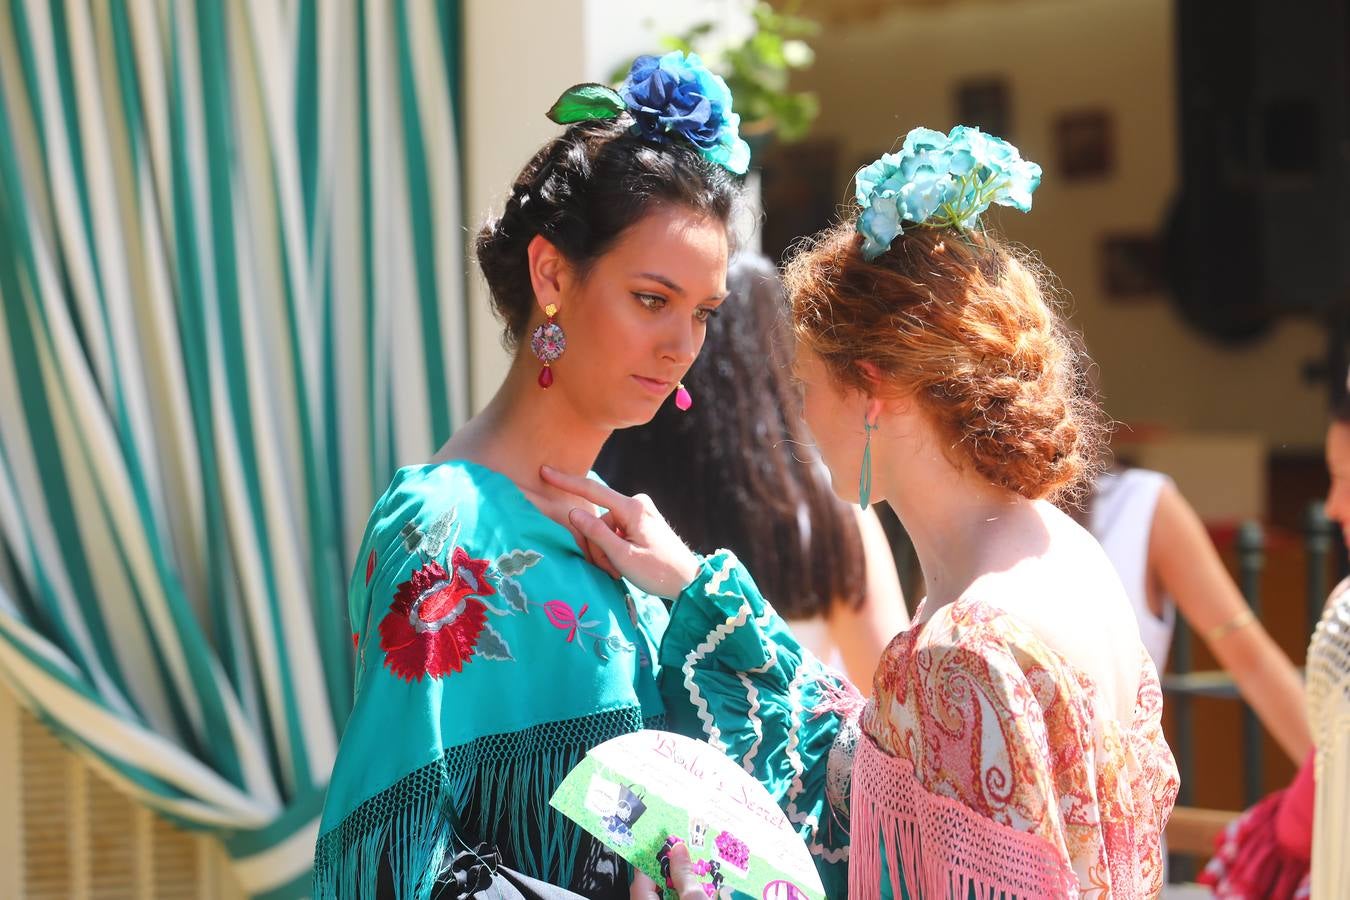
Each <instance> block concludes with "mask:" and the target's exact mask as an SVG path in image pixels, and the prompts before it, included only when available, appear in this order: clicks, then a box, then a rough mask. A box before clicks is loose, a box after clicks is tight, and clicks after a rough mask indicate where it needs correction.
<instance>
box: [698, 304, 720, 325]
mask: <svg viewBox="0 0 1350 900" xmlns="http://www.w3.org/2000/svg"><path fill="white" fill-rule="evenodd" d="M694 318H695V319H698V320H699V321H700V322H706V321H708V320H709V319H715V318H717V310H715V309H713V308H711V307H708V306H701V307H699V308H698V309H697V310H695V311H694Z"/></svg>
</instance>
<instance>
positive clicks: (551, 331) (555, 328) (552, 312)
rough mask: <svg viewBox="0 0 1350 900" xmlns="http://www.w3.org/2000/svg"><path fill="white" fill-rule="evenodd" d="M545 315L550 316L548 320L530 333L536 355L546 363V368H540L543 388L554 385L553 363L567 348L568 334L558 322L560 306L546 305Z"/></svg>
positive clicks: (540, 381) (540, 382)
mask: <svg viewBox="0 0 1350 900" xmlns="http://www.w3.org/2000/svg"><path fill="white" fill-rule="evenodd" d="M544 315H546V316H548V321H547V322H545V323H544V324H542V325H540V326H539V327H538V328H536V329H535V330H534V333H533V334H531V335H530V349H531V350H532V351H534V355H535V356H537V357H539V361H540V362H542V363H543V364H544V368H542V369H540V370H539V386H540V387H541V388H550V387H553V369H552V366H553V363H554V362H556V361H557V359H558V357H560V356H562V355H563V351H564V350H566V349H567V335H565V334H563V330H562V326H561V325H559V324H558V307H557V306H556V305H554V304H552V303H550V304H549V305H548V306H546V307H544Z"/></svg>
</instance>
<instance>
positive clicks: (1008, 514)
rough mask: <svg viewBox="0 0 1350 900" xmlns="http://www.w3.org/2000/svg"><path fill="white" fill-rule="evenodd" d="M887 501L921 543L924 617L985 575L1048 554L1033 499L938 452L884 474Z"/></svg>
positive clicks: (911, 457)
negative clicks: (957, 463)
mask: <svg viewBox="0 0 1350 900" xmlns="http://www.w3.org/2000/svg"><path fill="white" fill-rule="evenodd" d="M877 479H878V482H879V483H880V485H881V486H882V489H883V490H884V491H885V494H884V496H885V497H886V499H887V501H888V502H889V503H890V504H891V507H892V509H894V510H895V513H896V515H897V516H899V518H900V522H901V524H902V525H904V527H905V531H906V532H907V533H908V534H909V537H910V540H911V541H912V542H913V543H914V551H915V553H916V555H917V556H918V559H919V567H920V569H921V570H922V571H923V577H924V583H925V586H926V588H927V599H926V600H925V602H924V609H923V618H925V619H926V618H927V617H929V616H931V615H932V614H933V612H934V611H935V610H937V609H939V608H941V607H943V606H946V605H947V604H949V603H951V602H952V601H954V600H956V599H957V598H958V597H960V596H961V595H962V593H964V592H965V590H966V589H967V588H968V587H970V585H971V584H973V583H974V582H975V581H976V580H977V579H978V578H979V577H980V576H982V575H985V574H987V573H989V572H991V571H1000V570H1003V569H1006V568H1010V567H1011V566H1012V565H1014V564H1015V563H1016V562H1017V561H1018V560H1019V559H1022V558H1025V557H1026V556H1027V555H1029V554H1035V553H1037V552H1039V551H1040V550H1041V549H1043V542H1044V529H1043V527H1040V524H1039V516H1038V514H1037V512H1036V509H1035V505H1034V504H1033V503H1032V501H1030V500H1028V499H1026V498H1025V497H1022V496H1020V495H1019V494H1017V493H1015V492H1013V491H1010V490H1008V489H1006V488H1002V487H998V486H996V485H993V484H990V483H989V482H988V481H987V480H985V479H984V477H983V476H981V475H980V474H979V473H978V472H976V471H975V470H974V468H973V467H972V466H965V467H963V468H958V467H957V466H956V465H954V464H953V463H952V462H950V461H949V460H948V459H947V458H946V456H945V455H944V454H943V453H942V452H941V451H938V450H932V451H931V452H926V453H916V454H911V455H909V456H908V458H906V459H902V460H897V461H894V462H893V463H892V464H891V465H890V467H889V471H885V472H878V473H877Z"/></svg>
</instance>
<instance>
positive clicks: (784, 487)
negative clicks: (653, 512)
mask: <svg viewBox="0 0 1350 900" xmlns="http://www.w3.org/2000/svg"><path fill="white" fill-rule="evenodd" d="M727 288H728V290H729V291H730V296H728V298H727V300H726V302H725V303H724V304H723V305H722V308H721V310H720V311H719V313H718V315H717V316H716V317H715V318H713V319H711V320H709V322H708V330H707V337H706V339H705V341H704V344H703V351H702V353H700V354H699V358H698V360H697V362H695V363H694V365H693V367H692V368H690V370H689V373H688V374H687V375H686V376H685V378H684V383H685V386H686V387H688V388H689V391H690V393H691V394H693V397H694V406H693V408H692V409H690V410H689V411H688V412H684V413H681V412H679V411H677V410H676V409H675V408H674V405H673V404H670V403H667V404H666V405H665V406H663V407H662V408H661V411H660V412H658V413H657V414H656V417H655V418H654V419H652V421H651V422H649V423H648V424H646V425H641V426H638V427H636V428H628V429H625V430H623V431H618V432H615V433H614V435H613V437H611V438H610V439H609V442H608V443H607V444H605V448H604V450H603V451H602V452H601V454H600V459H599V460H598V461H597V462H596V465H595V468H596V471H597V472H599V473H600V475H601V477H603V478H604V479H605V480H606V481H608V482H609V483H610V484H611V485H612V486H613V487H615V488H616V489H618V490H620V491H623V492H625V493H636V492H644V493H647V494H649V495H650V496H651V497H652V499H653V500H654V501H655V502H656V507H657V508H658V509H660V510H661V512H662V514H664V515H665V516H666V518H667V520H668V521H669V522H670V523H671V525H672V526H673V527H674V528H675V530H676V531H677V532H678V533H679V534H680V536H681V537H683V538H684V539H685V540H686V541H688V542H689V543H690V545H691V546H693V547H694V549H696V550H699V551H702V552H705V553H710V552H712V551H714V550H717V549H719V548H722V547H725V548H727V549H730V550H732V551H733V552H735V553H736V554H737V555H738V556H739V557H740V558H741V560H742V561H744V562H745V564H746V565H747V567H748V568H749V569H750V571H752V572H754V573H755V580H756V581H757V582H758V583H759V586H760V588H761V589H763V591H764V595H765V596H766V597H768V598H769V600H770V601H771V602H772V603H773V605H774V608H775V609H777V610H778V611H779V612H780V613H782V614H783V615H785V616H787V617H789V618H808V617H810V616H813V615H816V614H825V613H828V611H829V609H830V608H831V606H833V605H834V604H835V603H845V604H847V605H849V606H852V607H857V606H858V605H860V604H861V603H862V599H863V591H864V584H865V579H864V572H865V567H864V565H863V551H862V539H861V537H860V535H859V533H858V525H857V520H856V519H855V518H854V515H855V514H854V512H853V510H852V509H851V508H850V507H849V506H848V505H847V504H845V503H844V502H843V501H842V500H840V499H839V498H838V497H836V496H835V494H834V490H833V489H832V488H831V487H830V480H829V475H828V474H827V473H826V471H825V469H824V467H823V466H822V465H821V464H820V463H818V462H816V461H814V458H813V454H812V451H811V444H810V438H809V437H807V436H806V434H805V433H804V427H803V426H802V424H801V417H800V415H798V413H797V407H798V405H799V404H798V401H797V396H796V391H795V390H794V389H793V387H792V384H791V381H790V378H789V376H788V369H787V365H786V360H785V356H786V347H785V346H784V343H785V341H784V338H786V337H790V336H789V335H788V334H787V331H786V328H785V324H786V323H785V322H784V320H783V316H782V305H783V304H782V286H781V285H780V283H779V281H778V274H777V272H776V271H775V270H774V267H773V265H772V264H771V263H770V262H769V261H768V260H767V259H764V258H763V257H753V258H752V257H738V258H737V259H735V260H734V261H733V262H732V265H731V268H730V270H729V271H728V272H727Z"/></svg>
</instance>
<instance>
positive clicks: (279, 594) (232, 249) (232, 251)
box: [0, 0, 467, 897]
mask: <svg viewBox="0 0 1350 900" xmlns="http://www.w3.org/2000/svg"><path fill="white" fill-rule="evenodd" d="M459 57H460V46H459V8H458V5H457V4H456V3H455V2H453V0H446V2H436V0H406V2H403V0H401V2H388V0H359V2H358V0H351V2H349V0H341V2H338V0H333V2H323V3H321V2H317V0H252V2H244V0H0V300H3V303H4V312H3V315H2V316H0V678H3V679H4V681H5V683H6V684H7V685H8V686H9V687H10V688H11V689H12V690H14V691H15V692H16V693H17V695H18V696H19V697H20V698H21V699H22V700H23V701H24V702H25V704H27V705H28V706H29V707H30V708H31V709H33V710H34V711H35V712H36V713H37V714H38V715H39V716H40V717H41V718H42V719H43V720H44V721H45V722H47V723H48V724H49V725H51V727H52V728H53V729H54V730H55V731H56V732H57V733H58V734H59V735H60V736H61V737H62V738H63V739H64V740H65V741H66V742H67V743H69V744H70V745H71V746H73V747H74V748H76V749H77V750H78V751H79V752H81V753H83V754H84V755H85V756H86V757H87V758H89V759H90V760H91V761H92V762H93V763H94V765H96V766H97V767H98V768H99V769H100V770H101V771H102V772H103V773H105V774H106V775H108V776H109V777H111V778H113V779H114V780H115V781H116V783H117V784H119V785H120V786H121V787H123V788H124V789H125V790H127V791H128V792H130V793H131V794H132V795H133V796H134V797H135V798H137V799H138V800H139V801H141V802H143V803H145V804H146V805H148V806H150V807H152V808H154V809H155V810H158V811H160V812H162V813H164V814H165V815H167V816H169V817H170V818H172V819H174V820H175V821H177V822H179V823H182V824H185V825H187V826H190V827H195V828H201V829H208V830H210V831H212V832H214V833H216V834H218V835H219V836H220V837H221V839H222V841H223V842H224V845H225V847H226V849H227V850H228V851H229V853H230V854H231V856H232V858H233V859H234V861H235V864H236V871H237V874H238V876H239V879H240V882H241V884H242V885H243V887H244V888H245V889H246V890H248V891H250V892H252V893H254V894H257V895H260V896H278V897H282V896H297V895H303V894H306V893H308V889H309V870H310V864H311V857H312V851H313V843H314V838H315V834H316V831H317V827H318V816H319V812H320V806H321V803H322V798H323V792H324V787H325V785H326V784H327V782H328V777H329V771H330V769H331V766H332V763H333V758H334V754H335V751H336V746H337V740H338V736H339V734H340V733H341V728H342V725H343V723H344V722H345V721H346V717H347V713H348V711H349V707H350V704H351V682H352V677H351V676H352V672H351V639H350V629H349V628H348V625H347V622H346V604H345V597H344V594H345V588H346V583H347V574H348V572H349V571H350V565H351V561H352V557H353V554H354V552H355V546H356V543H357V542H358V541H359V539H360V536H361V532H362V529H363V527H364V524H365V517H366V515H367V513H368V512H369V510H370V506H371V504H372V502H373V500H374V498H375V497H376V496H377V495H378V493H379V492H380V491H381V490H382V489H383V487H384V485H385V484H386V483H387V481H388V479H389V477H390V475H391V474H392V472H393V470H394V469H395V468H396V467H397V466H399V465H402V464H406V463H409V462H414V461H418V460H422V459H425V458H426V457H427V456H428V455H429V454H430V452H431V451H432V450H434V448H435V447H436V446H438V444H439V443H440V442H441V441H443V440H444V439H445V438H446V437H448V436H449V434H450V432H451V430H452V428H453V427H454V426H455V424H456V422H457V421H459V420H460V419H461V418H463V417H464V416H465V414H466V412H467V383H466V382H467V360H466V336H465V331H466V329H465V313H464V309H465V306H464V297H463V293H464V292H463V282H464V259H463V251H464V230H463V222H462V210H461V202H460V160H459V153H458V149H457V138H458V100H457V86H458V81H459V74H458V60H459Z"/></svg>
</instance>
